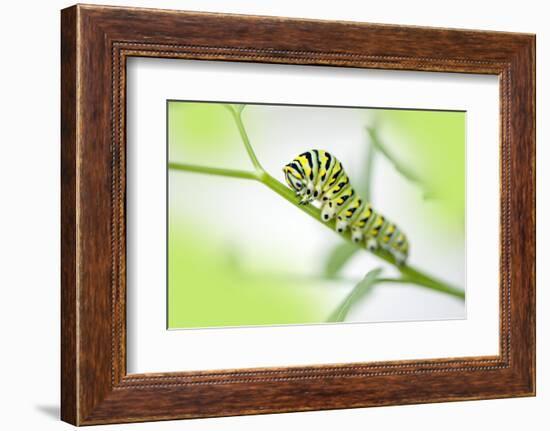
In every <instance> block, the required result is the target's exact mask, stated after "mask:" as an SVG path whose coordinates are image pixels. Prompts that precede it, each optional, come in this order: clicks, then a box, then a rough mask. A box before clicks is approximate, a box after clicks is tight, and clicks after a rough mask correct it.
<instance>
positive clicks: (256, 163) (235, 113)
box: [224, 105, 264, 172]
mask: <svg viewBox="0 0 550 431" xmlns="http://www.w3.org/2000/svg"><path fill="white" fill-rule="evenodd" d="M224 106H225V107H226V108H227V109H228V110H229V112H231V115H233V119H234V120H235V124H236V125H237V129H238V130H239V134H240V135H241V139H242V141H243V144H244V147H245V148H246V152H247V153H248V157H249V158H250V161H251V162H252V164H253V165H254V168H255V169H256V171H257V172H264V168H263V167H262V165H261V164H260V162H259V161H258V158H257V157H256V153H254V149H253V148H252V145H250V139H248V134H247V133H246V129H245V128H244V124H243V120H242V117H241V116H242V112H243V109H244V106H242V107H241V108H240V109H238V110H237V109H235V108H234V107H233V106H231V105H224ZM239 106H241V105H239Z"/></svg>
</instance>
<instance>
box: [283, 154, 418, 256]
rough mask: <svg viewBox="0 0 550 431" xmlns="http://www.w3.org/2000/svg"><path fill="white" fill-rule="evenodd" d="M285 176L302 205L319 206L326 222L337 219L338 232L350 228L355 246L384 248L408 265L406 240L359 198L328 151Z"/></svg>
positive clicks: (308, 157)
mask: <svg viewBox="0 0 550 431" xmlns="http://www.w3.org/2000/svg"><path fill="white" fill-rule="evenodd" d="M283 172H284V174H285V179H286V182H287V183H288V185H289V186H290V188H292V189H293V190H294V191H295V192H296V195H297V196H299V197H300V198H301V201H300V203H302V204H306V203H310V202H313V201H318V202H320V204H321V218H322V219H323V221H325V222H328V221H330V220H332V219H333V218H334V217H336V230H337V231H338V232H340V233H342V232H344V231H345V230H346V229H347V228H348V227H349V228H350V229H351V237H352V240H353V241H354V242H357V243H358V242H360V241H366V246H367V247H368V248H369V249H370V250H375V249H377V248H378V247H381V248H382V249H384V250H387V251H388V252H390V253H391V254H392V256H393V257H394V258H395V260H396V261H397V263H398V264H399V265H402V264H404V263H405V261H406V260H407V256H408V254H409V243H408V241H407V237H406V236H405V234H404V233H403V232H401V230H400V229H399V228H398V227H397V226H396V225H395V224H394V223H392V222H390V221H389V220H387V219H386V218H385V217H384V216H383V215H381V214H379V213H377V212H376V211H375V210H374V209H373V208H372V206H371V204H370V203H368V202H366V201H364V200H363V199H361V198H360V197H359V196H358V195H357V193H356V192H355V190H354V189H353V187H352V185H351V183H350V181H349V177H348V175H347V174H346V172H345V171H344V168H343V166H342V164H341V163H340V161H339V160H338V159H337V158H336V157H334V156H333V155H331V154H330V153H329V152H327V151H323V150H310V151H307V152H305V153H302V154H300V155H299V156H297V157H295V158H294V159H293V160H292V161H291V162H290V163H289V164H287V165H286V166H285V167H284V168H283Z"/></svg>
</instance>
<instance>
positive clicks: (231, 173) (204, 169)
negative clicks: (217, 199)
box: [168, 162, 258, 180]
mask: <svg viewBox="0 0 550 431" xmlns="http://www.w3.org/2000/svg"><path fill="white" fill-rule="evenodd" d="M168 167H169V168H170V169H174V170H177V171H187V172H196V173H199V174H210V175H220V176H223V177H233V178H243V179H247V180H257V179H258V174H257V173H256V172H249V171H241V170H237V169H225V168H213V167H208V166H198V165H190V164H188V163H173V162H170V163H168Z"/></svg>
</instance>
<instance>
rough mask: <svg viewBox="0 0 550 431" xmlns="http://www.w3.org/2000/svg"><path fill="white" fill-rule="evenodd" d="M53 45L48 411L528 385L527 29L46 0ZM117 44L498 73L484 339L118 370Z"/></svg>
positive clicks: (192, 409)
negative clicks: (214, 367)
mask: <svg viewBox="0 0 550 431" xmlns="http://www.w3.org/2000/svg"><path fill="white" fill-rule="evenodd" d="M206 29H207V30H206ZM61 48H62V63H61V70H62V94H61V102H62V103H61V106H62V112H61V117H62V134H61V137H62V152H61V165H62V166H61V168H62V175H61V177H62V181H61V187H62V202H61V205H62V241H61V252H62V296H61V301H62V304H61V305H62V327H61V330H62V345H61V350H62V364H61V366H62V373H61V374H62V379H61V385H62V395H61V406H62V408H61V415H62V419H63V420H65V421H67V422H70V423H72V424H77V425H86V424H99V423H111V422H136V421H146V420H161V419H176V418H188V417H208V416H222V415H238V414H256V413H272V412H287V411H305V410H316V409H337V408H351V407H365V406H378V405H389V404H410V403H423V402H440V401H449V400H470V399H481V398H501V397H510V396H528V395H534V393H535V142H534V121H535V108H534V98H535V88H534V85H535V77H534V73H535V72H534V71H535V37H534V36H533V35H526V34H513V33H499V32H484V31H469V30H449V29H433V28H422V27H403V26H390V25H376V24H363V23H350V22H331V21H313V20H296V19H285V18H272V17H252V16H241V15H220V14H205V13H189V12H177V11H162V10H146V9H131V8H117V7H101V6H73V7H71V8H68V9H65V10H63V11H62V32H61ZM130 56H147V57H166V58H187V59H199V60H204V61H209V60H218V61H220V60H222V61H246V62H263V63H284V64H301V65H332V66H341V67H356V68H378V69H402V70H422V71H444V72H463V73H483V74H495V75H498V76H499V77H500V83H501V84H500V89H501V91H500V105H501V193H500V198H501V219H500V220H495V223H500V227H501V266H500V274H501V281H500V304H501V306H500V316H501V327H500V337H501V338H500V340H501V344H500V346H501V348H500V354H499V355H498V356H495V357H483V358H480V357H464V358H442V359H431V360H418V361H404V362H395V361H394V362H382V363H361V364H337V365H333V364H331V365H326V366H304V367H292V368H290V367H289V368H267V369H246V370H242V369H240V370H224V371H209V370H204V371H201V372H185V373H184V372H181V373H156V374H141V375H135V374H134V375H127V373H126V365H125V364H126V356H125V355H126V345H125V344H126V343H125V335H126V329H125V328H126V326H125V325H126V319H125V316H126V310H125V307H126V301H125V298H126V266H125V265H126V260H125V216H126V213H125V193H126V174H125V154H126V139H125V124H126V118H125V116H126V110H125V100H126V69H125V66H126V59H127V58H128V57H130Z"/></svg>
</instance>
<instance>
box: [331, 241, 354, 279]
mask: <svg viewBox="0 0 550 431" xmlns="http://www.w3.org/2000/svg"><path fill="white" fill-rule="evenodd" d="M358 250H359V247H358V246H357V245H355V244H352V243H349V242H344V243H341V244H338V245H337V246H336V247H334V248H333V249H332V252H331V253H330V255H329V256H328V259H327V261H326V263H325V275H326V276H327V277H334V276H336V275H337V274H338V273H339V272H340V270H341V269H342V268H343V267H344V265H345V264H346V262H347V261H348V260H349V259H350V258H351V257H352V256H353V255H354V254H355V253H356V252H357V251H358Z"/></svg>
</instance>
